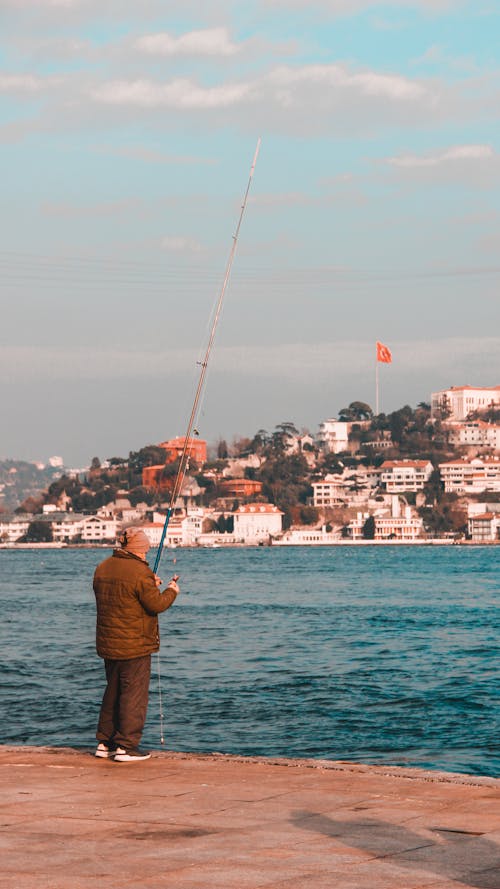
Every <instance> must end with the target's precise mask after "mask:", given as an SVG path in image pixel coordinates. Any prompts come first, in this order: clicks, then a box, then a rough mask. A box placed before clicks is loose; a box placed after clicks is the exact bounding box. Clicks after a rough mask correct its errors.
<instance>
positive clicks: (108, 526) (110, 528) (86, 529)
mask: <svg viewBox="0 0 500 889" xmlns="http://www.w3.org/2000/svg"><path fill="white" fill-rule="evenodd" d="M117 534H118V522H117V521H116V519H112V518H109V517H108V518H103V517H102V516H97V515H89V516H86V517H85V518H84V520H83V522H82V524H81V540H82V543H113V542H114V541H115V540H116V537H117Z"/></svg>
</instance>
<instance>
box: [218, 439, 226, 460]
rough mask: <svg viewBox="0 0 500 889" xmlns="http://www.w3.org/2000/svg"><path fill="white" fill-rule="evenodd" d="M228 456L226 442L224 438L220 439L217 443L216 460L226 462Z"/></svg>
mask: <svg viewBox="0 0 500 889" xmlns="http://www.w3.org/2000/svg"><path fill="white" fill-rule="evenodd" d="M228 456H229V451H228V449H227V442H226V440H225V439H224V438H221V439H219V441H218V442H217V459H218V460H227V458H228Z"/></svg>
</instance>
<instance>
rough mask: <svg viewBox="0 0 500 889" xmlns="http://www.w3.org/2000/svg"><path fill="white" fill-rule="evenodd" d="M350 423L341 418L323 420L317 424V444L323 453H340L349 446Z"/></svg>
mask: <svg viewBox="0 0 500 889" xmlns="http://www.w3.org/2000/svg"><path fill="white" fill-rule="evenodd" d="M351 425H352V424H351V423H344V422H342V421H341V420H334V419H331V420H324V421H323V422H322V423H320V424H319V430H318V436H317V440H318V445H319V447H320V449H321V450H322V451H324V452H325V454H340V453H341V452H342V451H347V449H348V446H349V430H350V427H351Z"/></svg>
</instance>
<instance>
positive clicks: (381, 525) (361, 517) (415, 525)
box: [347, 495, 425, 543]
mask: <svg viewBox="0 0 500 889" xmlns="http://www.w3.org/2000/svg"><path fill="white" fill-rule="evenodd" d="M372 515H373V519H374V523H375V527H374V538H373V539H374V540H398V541H404V542H406V543H411V542H412V541H414V540H419V539H421V538H423V537H425V529H424V523H423V521H422V519H421V518H420V516H418V515H415V514H414V512H413V510H412V508H411V506H404V507H403V509H401V503H400V500H399V497H398V496H396V495H394V496H393V497H392V500H391V508H390V511H389V514H387V513H386V511H385V510H384V511H382V510H378V511H377V512H375V513H372ZM369 517H370V513H369V512H358V514H357V516H356V518H355V519H353V520H352V521H351V522H349V524H348V525H347V535H348V537H349V538H350V539H351V540H358V541H360V540H365V539H366V538H365V536H364V527H365V523H366V520H367V519H368V518H369Z"/></svg>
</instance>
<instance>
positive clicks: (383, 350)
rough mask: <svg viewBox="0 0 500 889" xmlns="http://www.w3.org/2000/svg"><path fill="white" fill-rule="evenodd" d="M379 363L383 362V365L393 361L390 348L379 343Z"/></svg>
mask: <svg viewBox="0 0 500 889" xmlns="http://www.w3.org/2000/svg"><path fill="white" fill-rule="evenodd" d="M377 361H381V362H382V364H390V363H391V361H392V353H391V350H390V349H389V347H388V346H384V344H383V343H379V342H377Z"/></svg>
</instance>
